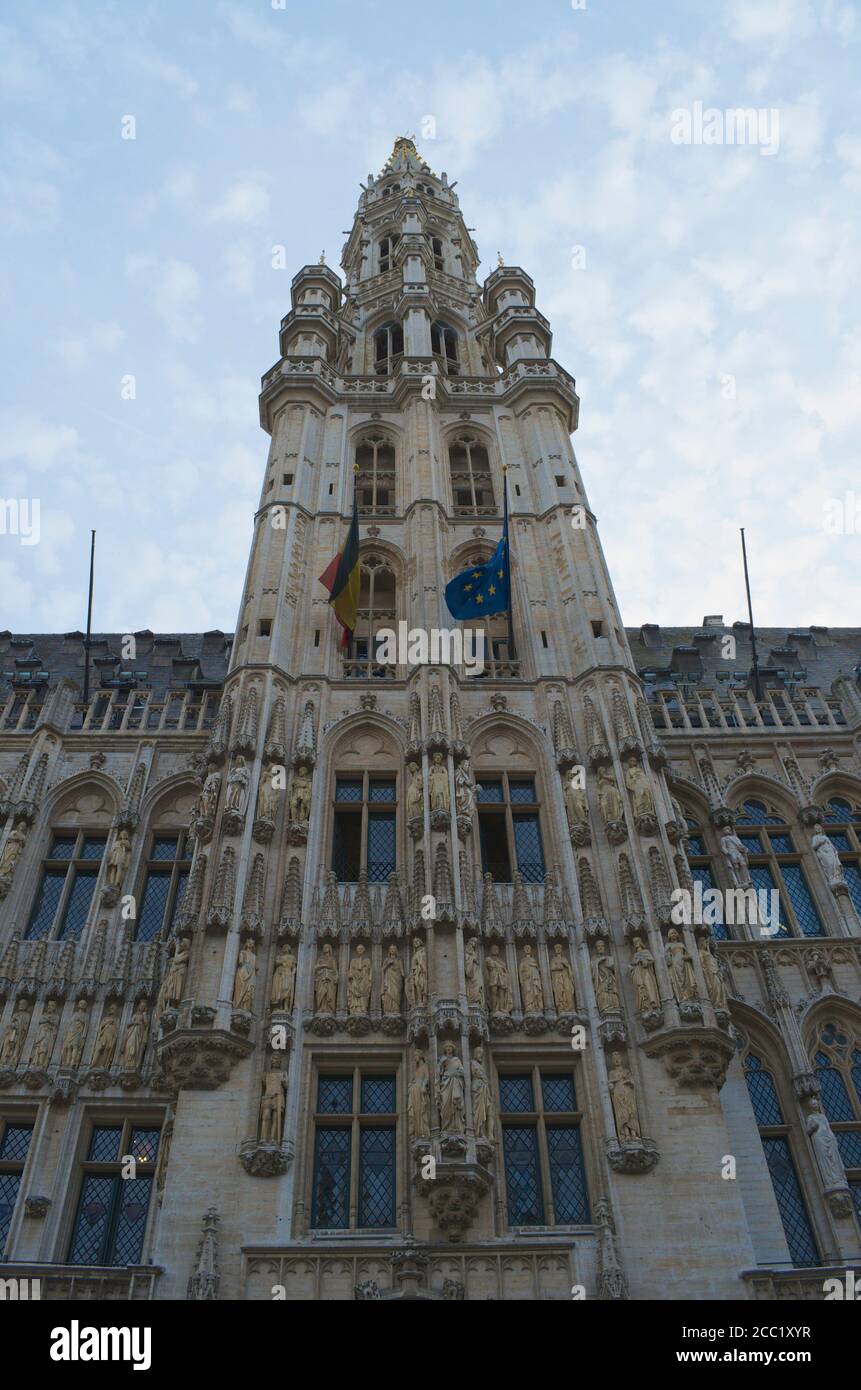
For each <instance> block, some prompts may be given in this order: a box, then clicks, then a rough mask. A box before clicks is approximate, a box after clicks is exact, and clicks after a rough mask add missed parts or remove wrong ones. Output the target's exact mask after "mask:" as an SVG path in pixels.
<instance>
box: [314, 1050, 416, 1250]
mask: <svg viewBox="0 0 861 1390" xmlns="http://www.w3.org/2000/svg"><path fill="white" fill-rule="evenodd" d="M336 1116H337V1117H339V1118H338V1119H337V1121H336V1119H335V1117H336ZM397 1124H398V1122H397V1080H396V1077H395V1076H394V1075H392V1073H390V1072H377V1071H370V1070H367V1069H366V1068H359V1067H355V1068H353V1069H352V1070H351V1071H350V1072H349V1073H343V1072H342V1073H339V1074H337V1075H334V1074H331V1075H330V1074H327V1073H325V1072H321V1073H319V1074H318V1077H317V1109H316V1115H315V1135H314V1158H313V1171H312V1179H311V1184H312V1190H311V1226H312V1228H313V1229H317V1230H326V1229H330V1230H346V1229H348V1228H349V1227H351V1226H354V1227H356V1228H357V1229H370V1230H373V1229H384V1230H391V1229H392V1228H394V1227H396V1226H397V1172H398V1169H397V1138H398V1131H397Z"/></svg>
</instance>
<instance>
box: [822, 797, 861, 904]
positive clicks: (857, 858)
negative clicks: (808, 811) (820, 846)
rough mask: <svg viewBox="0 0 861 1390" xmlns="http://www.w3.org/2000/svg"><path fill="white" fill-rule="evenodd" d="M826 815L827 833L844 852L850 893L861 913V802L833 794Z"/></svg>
mask: <svg viewBox="0 0 861 1390" xmlns="http://www.w3.org/2000/svg"><path fill="white" fill-rule="evenodd" d="M823 819H824V824H823V829H824V830H825V834H826V835H827V836H828V838H829V840H830V841H831V843H832V844H833V846H834V848H835V849H836V850H837V853H838V854H839V855H840V863H841V864H842V865H843V877H844V878H845V879H846V885H847V887H848V889H849V896H850V897H851V899H852V901H853V903H854V904H855V909H856V911H857V912H858V913H859V914H861V806H857V805H856V806H853V805H852V804H851V802H849V801H847V800H846V799H845V797H842V796H832V798H831V800H830V801H829V802H828V805H827V806H826V808H825V816H824V818H823ZM831 827H834V828H833V829H832V828H831Z"/></svg>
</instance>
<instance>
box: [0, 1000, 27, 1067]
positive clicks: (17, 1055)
mask: <svg viewBox="0 0 861 1390" xmlns="http://www.w3.org/2000/svg"><path fill="white" fill-rule="evenodd" d="M32 1016H33V1010H32V1008H31V1007H30V1005H29V1004H28V1003H27V1000H26V999H19V1000H18V1003H17V1004H16V1005H15V1009H14V1012H13V1014H12V1017H11V1018H10V1020H9V1022H8V1023H7V1024H6V1029H5V1031H4V1033H3V1042H2V1044H0V1067H17V1065H18V1063H19V1061H20V1060H21V1053H22V1052H23V1050H24V1039H25V1038H26V1036H27V1030H28V1028H29V1027H30V1019H31V1018H32Z"/></svg>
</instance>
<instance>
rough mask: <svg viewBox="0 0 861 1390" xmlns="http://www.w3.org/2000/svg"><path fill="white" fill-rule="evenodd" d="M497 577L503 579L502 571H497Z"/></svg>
mask: <svg viewBox="0 0 861 1390" xmlns="http://www.w3.org/2000/svg"><path fill="white" fill-rule="evenodd" d="M496 577H497V579H501V578H502V570H497V571H496Z"/></svg>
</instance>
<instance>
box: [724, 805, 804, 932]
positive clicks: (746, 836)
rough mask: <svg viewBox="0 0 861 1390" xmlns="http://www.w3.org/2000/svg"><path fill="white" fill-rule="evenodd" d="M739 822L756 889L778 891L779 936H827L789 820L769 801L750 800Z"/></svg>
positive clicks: (737, 820) (739, 833)
mask: <svg viewBox="0 0 861 1390" xmlns="http://www.w3.org/2000/svg"><path fill="white" fill-rule="evenodd" d="M735 820H736V828H737V832H738V837H739V839H740V840H741V842H742V844H743V845H744V847H745V849H746V850H747V853H748V857H749V859H750V877H751V881H752V883H753V886H754V888H755V889H757V891H759V890H764V891H766V892H773V891H774V890H777V893H778V904H779V919H780V930H779V931H778V932H777V933H776V935H777V936H778V937H781V936H824V935H825V929H824V927H823V925H822V920H821V918H820V916H819V911H818V909H817V906H816V903H815V901H814V899H813V895H812V893H811V892H810V887H809V885H808V882H807V877H806V875H805V872H804V869H803V868H802V866H801V855H800V853H799V851H798V849H797V848H796V845H795V840H794V838H793V834H792V831H791V830H790V828H789V826H788V825H787V823H786V819H785V817H784V816H782V815H778V814H777V813H776V812H775V811H774V810H773V809H772V808H770V807H768V806H766V804H765V802H763V801H758V800H753V799H750V800H748V801H745V803H744V806H743V807H742V809H741V811H740V812H739V813H738V814H737V815H736V818H735ZM746 827H749V828H746ZM769 901H774V900H773V899H770V900H769Z"/></svg>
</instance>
